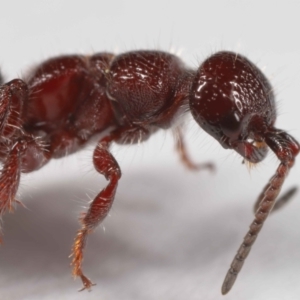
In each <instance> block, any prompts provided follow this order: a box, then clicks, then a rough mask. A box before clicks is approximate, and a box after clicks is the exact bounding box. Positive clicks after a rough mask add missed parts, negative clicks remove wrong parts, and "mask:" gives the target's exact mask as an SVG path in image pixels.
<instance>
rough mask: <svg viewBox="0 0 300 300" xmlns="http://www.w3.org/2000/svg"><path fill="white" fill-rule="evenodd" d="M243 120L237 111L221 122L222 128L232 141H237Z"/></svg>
mask: <svg viewBox="0 0 300 300" xmlns="http://www.w3.org/2000/svg"><path fill="white" fill-rule="evenodd" d="M241 124H242V118H241V116H240V115H239V113H238V112H237V111H234V112H232V113H229V114H227V115H226V116H224V117H223V118H222V120H221V121H220V127H221V130H222V132H223V133H224V135H225V136H227V137H228V138H229V139H230V140H237V139H238V137H239V135H240V133H241Z"/></svg>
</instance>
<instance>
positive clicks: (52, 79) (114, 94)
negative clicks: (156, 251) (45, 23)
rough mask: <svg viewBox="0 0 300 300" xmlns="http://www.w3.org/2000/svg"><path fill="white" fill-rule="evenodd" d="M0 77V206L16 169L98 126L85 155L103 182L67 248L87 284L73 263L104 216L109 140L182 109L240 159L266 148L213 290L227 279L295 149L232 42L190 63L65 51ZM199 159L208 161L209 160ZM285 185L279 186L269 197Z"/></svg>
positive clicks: (137, 133) (153, 127)
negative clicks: (242, 225) (16, 75)
mask: <svg viewBox="0 0 300 300" xmlns="http://www.w3.org/2000/svg"><path fill="white" fill-rule="evenodd" d="M0 81H1V87H0V159H1V162H2V163H3V169H2V172H1V176H0V187H1V190H0V213H1V214H3V213H4V212H5V211H7V210H12V207H13V204H14V203H15V202H18V201H17V200H16V199H15V195H16V191H17V189H18V185H19V180H20V174H21V173H22V172H23V173H27V172H32V171H35V170H37V169H39V168H41V167H42V166H44V165H45V164H46V163H47V162H48V161H49V160H50V159H51V158H60V157H63V156H65V155H68V154H70V153H73V152H75V151H77V150H78V149H80V148H81V147H82V146H83V145H84V144H85V143H87V142H88V141H89V140H90V139H91V137H93V136H95V135H96V134H100V133H102V137H101V138H99V141H98V144H97V146H96V148H95V151H94V154H93V162H94V166H95V168H96V170H97V171H98V172H99V173H100V174H103V175H104V176H105V178H106V179H107V180H108V184H107V186H106V187H105V188H104V189H103V190H102V191H101V192H100V193H99V194H98V195H97V196H96V198H95V199H94V200H93V201H92V203H91V204H90V207H89V209H88V210H87V212H86V213H85V214H84V216H83V217H82V218H81V219H80V221H81V228H80V229H79V231H78V232H77V236H76V238H75V242H74V245H73V248H72V256H73V260H72V266H73V275H74V276H75V277H76V276H80V277H81V280H82V282H83V289H89V288H90V287H91V286H92V285H93V284H92V282H91V281H90V280H89V279H88V278H87V277H86V276H85V275H84V274H83V272H82V268H81V264H82V260H83V249H84V246H85V242H86V239H87V236H88V234H89V233H91V232H92V231H93V230H94V229H95V227H96V226H98V225H99V223H101V222H102V221H103V220H104V218H105V217H106V216H107V214H108V212H109V210H110V208H111V206H112V203H113V200H114V196H115V192H116V189H117V185H118V181H119V179H120V177H121V171H120V167H119V165H118V163H117V161H116V160H115V158H114V157H113V156H112V154H111V153H110V151H109V148H110V145H111V143H113V142H115V143H119V144H125V143H137V142H142V141H145V140H147V139H148V138H149V137H150V135H151V134H152V133H153V132H155V131H157V130H159V129H168V128H170V127H172V126H173V125H174V124H176V121H177V119H178V118H179V117H181V116H182V115H183V114H184V113H187V112H189V111H191V113H192V115H193V117H194V119H195V120H196V122H197V123H198V124H199V125H200V127H201V128H203V129H204V130H205V131H206V132H208V133H209V134H210V135H212V136H213V137H214V138H215V139H217V140H218V141H219V142H220V144H221V145H222V147H224V148H226V149H233V150H235V151H236V152H237V153H239V154H240V155H241V156H242V157H243V159H244V160H245V161H248V162H250V163H258V162H260V161H261V160H263V159H264V158H265V156H266V154H267V149H268V148H270V149H271V150H272V151H273V152H274V153H275V154H276V156H277V157H278V159H279V161H280V164H279V166H278V168H277V170H276V173H275V175H274V176H273V177H272V178H271V179H270V181H269V183H268V184H267V185H266V187H265V189H264V190H263V192H262V194H261V195H260V197H259V199H258V200H257V204H256V207H257V210H256V212H255V219H254V221H253V223H252V224H251V226H250V230H249V232H248V233H247V235H246V237H245V238H244V241H243V243H242V245H241V247H240V249H239V250H238V253H237V255H236V256H235V258H234V260H233V263H232V265H231V267H230V269H229V271H228V274H227V276H226V278H225V281H224V284H223V287H222V293H223V294H226V293H227V292H228V291H229V290H230V289H231V287H232V285H233V283H234V281H235V279H236V277H237V275H238V273H239V271H240V269H241V268H242V265H243V262H244V260H245V258H246V257H247V255H248V253H249V251H250V249H251V246H252V244H253V243H254V241H255V239H256V237H257V235H258V233H259V231H260V229H261V227H262V225H263V223H264V221H265V220H266V218H267V216H268V214H269V212H270V211H271V210H272V208H273V207H274V204H275V200H276V198H277V196H278V194H279V192H280V189H281V187H282V184H283V182H284V180H285V177H286V175H287V174H288V171H289V169H290V168H291V167H292V166H293V164H294V160H295V157H296V155H297V154H298V152H299V144H298V142H297V141H296V140H295V139H294V138H293V137H291V136H290V135H289V134H287V133H286V132H285V131H283V130H279V129H276V128H275V127H274V123H275V119H276V109H275V102H274V95H273V92H272V87H271V85H270V83H269V82H268V80H267V79H266V77H265V76H264V75H263V74H262V72H261V71H260V70H259V69H258V68H257V67H256V66H255V65H254V64H253V63H251V62H250V61H249V60H247V59H246V58H245V57H243V56H241V55H238V54H235V53H231V52H219V53H216V54H214V55H212V56H211V57H209V58H208V59H207V60H205V61H204V62H203V63H202V64H201V66H200V67H199V69H198V70H192V69H189V68H187V67H186V66H185V65H184V64H183V63H182V61H181V60H180V59H179V58H178V57H176V56H174V55H172V54H169V53H165V52H160V51H134V52H128V53H124V54H121V55H117V56H115V55H113V54H111V53H99V54H95V55H93V56H80V55H69V56H60V57H56V58H52V59H50V60H47V61H46V62H44V63H42V64H41V65H40V66H38V67H37V68H36V69H35V70H34V71H33V72H32V73H31V75H30V76H29V77H27V78H25V79H24V80H21V79H14V80H12V81H10V82H8V83H5V84H3V80H1V79H0ZM174 126H175V125H174ZM177 131H178V133H179V140H178V143H177V148H178V150H179V153H180V156H181V158H182V161H183V162H184V163H185V164H186V165H187V166H188V167H190V168H197V166H195V165H194V164H193V163H192V162H191V161H190V160H189V158H188V156H187V154H186V151H185V148H184V143H183V139H182V134H181V132H180V128H179V127H178V128H177ZM200 167H206V168H212V166H211V165H210V164H204V165H202V166H200ZM294 191H295V189H291V190H290V191H289V192H288V193H287V194H286V195H284V196H283V197H282V198H281V199H280V200H279V201H278V202H277V203H276V205H277V207H279V205H281V204H282V203H283V202H284V201H286V200H287V199H288V198H290V196H291V195H292V194H293V193H294Z"/></svg>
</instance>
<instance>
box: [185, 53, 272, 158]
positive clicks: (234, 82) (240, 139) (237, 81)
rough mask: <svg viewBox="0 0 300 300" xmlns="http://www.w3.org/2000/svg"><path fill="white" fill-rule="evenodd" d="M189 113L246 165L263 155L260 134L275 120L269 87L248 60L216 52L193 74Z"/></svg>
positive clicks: (263, 145) (263, 147)
mask: <svg viewBox="0 0 300 300" xmlns="http://www.w3.org/2000/svg"><path fill="white" fill-rule="evenodd" d="M190 109H191V112H192V115H193V117H194V119H195V120H196V122H197V123H198V124H199V125H200V126H201V127H202V128H203V129H204V130H205V131H206V132H208V133H209V134H210V135H212V136H213V137H214V138H215V139H217V140H218V141H219V142H220V144H221V145H222V146H223V147H224V148H230V149H234V150H235V151H237V152H238V153H239V154H240V155H242V156H243V157H244V158H245V159H247V160H248V161H250V162H258V161H260V160H262V159H263V158H264V156H265V155H266V150H267V148H266V145H265V144H264V139H263V135H264V132H265V131H266V130H267V128H269V127H270V126H272V125H273V124H274V122H275V118H276V110H275V102H274V95H273V92H272V87H271V85H270V83H269V81H268V80H267V78H266V77H265V76H264V75H263V73H262V72H261V71H260V70H259V69H258V68H257V67H256V66H255V65H254V64H253V63H251V62H250V61H249V60H248V59H246V58H245V57H243V56H241V55H238V54H236V53H232V52H218V53H216V54H214V55H213V56H211V57H209V58H208V59H207V60H205V61H204V62H203V64H202V65H201V66H200V67H199V69H198V71H197V72H196V76H195V78H194V81H193V84H192V88H191V92H190Z"/></svg>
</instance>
